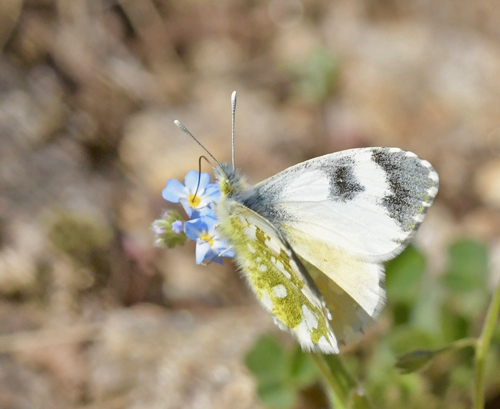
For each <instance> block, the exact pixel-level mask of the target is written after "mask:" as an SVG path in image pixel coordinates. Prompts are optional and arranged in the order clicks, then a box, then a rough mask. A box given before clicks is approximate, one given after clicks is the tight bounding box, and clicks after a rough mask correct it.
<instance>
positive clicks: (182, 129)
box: [174, 119, 220, 165]
mask: <svg viewBox="0 0 500 409" xmlns="http://www.w3.org/2000/svg"><path fill="white" fill-rule="evenodd" d="M174 124H175V125H176V126H177V128H179V129H180V130H181V131H182V132H184V133H186V134H188V135H189V136H190V137H191V138H193V139H194V141H195V142H196V143H197V144H198V145H200V146H201V147H202V148H203V150H204V151H205V152H206V153H208V154H209V155H210V157H211V158H212V159H213V160H214V161H215V162H216V163H217V165H220V163H219V161H218V160H217V159H215V156H214V155H212V154H211V153H210V152H209V150H208V149H207V148H205V147H204V146H203V145H202V143H201V142H200V141H199V140H198V139H196V138H195V137H194V135H193V134H192V133H191V132H189V129H187V128H186V127H185V126H184V125H183V124H181V123H180V122H179V121H178V120H177V119H176V120H175V121H174Z"/></svg>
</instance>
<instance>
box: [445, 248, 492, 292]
mask: <svg viewBox="0 0 500 409" xmlns="http://www.w3.org/2000/svg"><path fill="white" fill-rule="evenodd" d="M488 263H489V258H488V249H487V247H486V246H485V245H484V244H482V243H479V242H477V241H474V240H469V239H462V240H459V241H457V242H455V243H454V244H453V245H452V246H450V248H449V267H448V270H447V272H446V274H445V275H444V277H443V280H444V282H445V284H446V285H447V286H448V288H449V289H450V290H452V291H456V292H463V293H467V292H472V291H475V290H483V289H486V288H487V277H488Z"/></svg>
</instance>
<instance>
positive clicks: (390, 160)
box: [245, 148, 438, 262]
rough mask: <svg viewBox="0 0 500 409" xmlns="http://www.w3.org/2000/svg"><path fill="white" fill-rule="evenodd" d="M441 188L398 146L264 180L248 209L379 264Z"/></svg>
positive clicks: (354, 152)
mask: <svg viewBox="0 0 500 409" xmlns="http://www.w3.org/2000/svg"><path fill="white" fill-rule="evenodd" d="M437 189H438V176H437V173H436V172H435V171H434V169H433V168H432V166H431V165H430V164H429V163H428V162H426V161H424V160H421V159H419V158H418V157H417V156H416V155H415V154H413V153H411V152H406V151H403V150H401V149H398V148H364V149H351V150H347V151H342V152H337V153H332V154H329V155H325V156H321V157H318V158H315V159H311V160H309V161H306V162H303V163H300V164H298V165H295V166H292V167H290V168H288V169H286V170H285V171H283V172H280V173H278V174H277V175H275V176H273V177H271V178H269V179H267V180H265V181H263V182H261V183H260V184H258V185H257V186H256V193H255V195H253V196H252V197H251V198H249V199H248V200H246V202H245V204H246V205H247V206H248V207H250V208H251V209H253V210H255V211H256V212H257V213H259V214H261V215H262V216H263V217H265V218H266V219H267V220H269V221H270V222H271V223H272V224H273V226H275V227H276V228H277V229H278V231H280V232H281V233H282V234H283V235H284V236H285V238H287V239H288V237H287V232H286V231H284V230H285V229H281V226H288V227H290V228H293V230H294V231H295V232H297V233H299V232H300V233H304V234H306V235H307V236H309V237H313V238H314V239H315V240H317V241H321V242H324V243H325V244H327V245H328V246H330V247H332V248H338V249H341V250H342V251H344V252H347V253H349V254H350V255H354V256H356V257H358V258H359V259H360V260H366V261H372V262H381V261H386V260H389V259H391V258H393V257H394V256H395V255H397V254H398V253H399V252H400V251H401V250H402V249H403V248H404V247H405V246H406V244H407V243H408V241H409V239H410V238H411V237H412V235H413V233H414V231H415V230H416V228H417V227H418V225H419V224H420V223H421V222H422V220H423V218H424V216H425V213H426V211H427V209H428V208H429V206H430V205H431V203H432V201H433V200H434V197H435V196H436V193H437Z"/></svg>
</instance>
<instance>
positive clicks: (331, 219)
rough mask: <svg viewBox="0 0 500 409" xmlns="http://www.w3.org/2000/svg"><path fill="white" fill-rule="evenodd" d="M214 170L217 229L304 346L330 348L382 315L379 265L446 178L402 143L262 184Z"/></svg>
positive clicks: (297, 169) (230, 170)
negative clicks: (217, 191) (218, 195)
mask: <svg viewBox="0 0 500 409" xmlns="http://www.w3.org/2000/svg"><path fill="white" fill-rule="evenodd" d="M232 101H233V135H234V109H235V104H236V95H235V93H233V97H232ZM178 125H179V126H180V127H181V129H183V128H184V127H183V126H182V125H180V124H179V123H178ZM183 130H185V128H184V129H183ZM186 131H187V130H186ZM233 145H234V144H233ZM233 163H234V153H233ZM214 171H215V176H216V180H217V182H218V184H219V186H220V189H221V193H222V195H221V199H220V201H219V203H218V204H217V205H216V208H215V211H216V214H217V217H218V220H219V226H218V229H219V232H220V234H221V235H222V236H223V237H225V238H226V239H227V240H228V241H229V242H230V244H231V246H232V247H233V248H234V250H235V251H236V255H235V259H236V261H237V263H238V265H239V267H240V269H241V272H242V273H243V275H244V276H245V278H246V279H247V282H248V283H249V285H250V288H251V289H252V290H253V291H254V293H255V294H256V295H257V298H258V299H259V300H260V301H261V303H262V304H263V306H264V307H265V308H266V309H267V310H268V311H269V312H270V313H271V314H272V315H273V317H274V320H275V322H276V324H277V325H278V326H279V327H280V328H282V329H285V330H288V331H290V332H291V333H292V334H293V335H294V336H295V338H296V339H297V340H298V342H299V343H300V345H301V346H302V348H303V349H305V350H317V351H322V352H324V353H338V352H339V345H341V344H345V343H347V342H349V341H351V340H353V339H354V338H355V337H356V335H357V334H359V333H360V332H362V331H363V329H364V328H365V327H367V326H368V325H369V324H371V323H372V322H374V320H375V319H376V318H377V317H378V316H379V314H380V312H381V309H382V307H383V305H384V303H385V290H384V277H385V274H384V266H383V265H382V264H381V263H382V262H384V261H387V260H390V259H392V258H394V257H395V256H396V255H397V254H399V253H400V252H401V251H402V250H403V249H404V248H405V247H406V245H407V244H408V243H409V241H410V239H411V238H412V236H413V235H414V234H415V232H416V230H417V228H418V226H419V225H420V223H421V222H422V221H423V219H424V216H425V213H426V212H427V209H428V208H429V207H430V205H431V204H432V201H433V200H434V197H435V196H436V194H437V191H438V184H439V179H438V175H437V173H436V171H435V170H434V169H433V168H432V166H431V165H430V164H429V163H428V162H427V161H425V160H422V159H419V158H418V157H417V155H415V154H414V153H411V152H406V151H403V150H401V149H398V148H363V149H351V150H346V151H342V152H337V153H332V154H328V155H325V156H321V157H318V158H314V159H311V160H308V161H306V162H302V163H300V164H298V165H295V166H292V167H290V168H288V169H286V170H284V171H282V172H280V173H278V174H276V175H274V176H272V177H270V178H269V179H266V180H264V181H263V182H261V183H259V184H257V185H255V186H251V185H248V184H247V183H246V181H245V179H244V178H243V177H242V176H241V175H240V174H239V173H238V172H237V171H235V170H234V166H233V165H232V164H227V163H223V164H219V165H218V166H216V167H215V169H214Z"/></svg>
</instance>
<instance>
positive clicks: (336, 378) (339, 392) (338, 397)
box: [311, 353, 355, 409]
mask: <svg viewBox="0 0 500 409" xmlns="http://www.w3.org/2000/svg"><path fill="white" fill-rule="evenodd" d="M311 357H312V359H313V360H314V362H315V363H316V366H317V367H318V369H319V371H320V373H321V375H322V377H323V380H324V381H325V383H326V385H327V387H328V392H329V393H330V394H331V395H332V396H333V397H334V400H335V402H336V403H337V404H340V405H342V406H341V407H340V408H339V409H347V407H348V405H349V392H350V390H351V389H352V387H353V385H355V383H354V381H353V380H352V378H351V377H350V375H349V373H348V372H347V371H346V369H345V368H344V365H343V364H342V361H341V360H340V358H339V357H338V356H332V357H330V358H331V359H333V360H334V362H333V363H332V364H331V365H329V364H328V363H327V361H326V359H325V356H324V355H323V354H321V353H311Z"/></svg>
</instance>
